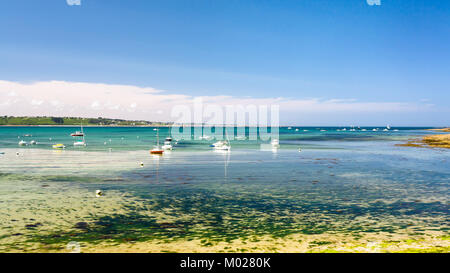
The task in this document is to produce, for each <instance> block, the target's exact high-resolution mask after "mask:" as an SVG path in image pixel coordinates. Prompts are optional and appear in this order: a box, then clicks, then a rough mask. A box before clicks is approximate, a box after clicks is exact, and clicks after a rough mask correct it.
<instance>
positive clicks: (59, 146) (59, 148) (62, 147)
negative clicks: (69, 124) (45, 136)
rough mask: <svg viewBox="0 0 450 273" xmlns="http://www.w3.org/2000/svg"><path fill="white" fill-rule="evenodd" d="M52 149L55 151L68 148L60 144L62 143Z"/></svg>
mask: <svg viewBox="0 0 450 273" xmlns="http://www.w3.org/2000/svg"><path fill="white" fill-rule="evenodd" d="M52 147H53V149H58V150H61V149H65V148H66V146H64V144H60V143H59V144H55V145H53V146H52Z"/></svg>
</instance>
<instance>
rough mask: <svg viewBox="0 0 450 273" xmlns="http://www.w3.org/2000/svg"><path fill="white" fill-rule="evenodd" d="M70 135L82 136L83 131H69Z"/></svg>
mask: <svg viewBox="0 0 450 273" xmlns="http://www.w3.org/2000/svg"><path fill="white" fill-rule="evenodd" d="M70 135H71V136H73V137H82V136H84V133H83V132H78V131H76V132H75V133H71V134H70Z"/></svg>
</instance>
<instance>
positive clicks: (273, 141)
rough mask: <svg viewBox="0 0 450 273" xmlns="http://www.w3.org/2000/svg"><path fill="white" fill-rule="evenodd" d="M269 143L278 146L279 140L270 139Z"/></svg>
mask: <svg viewBox="0 0 450 273" xmlns="http://www.w3.org/2000/svg"><path fill="white" fill-rule="evenodd" d="M270 144H271V145H272V147H273V148H278V147H280V140H278V139H276V138H275V139H272V141H271V142H270Z"/></svg>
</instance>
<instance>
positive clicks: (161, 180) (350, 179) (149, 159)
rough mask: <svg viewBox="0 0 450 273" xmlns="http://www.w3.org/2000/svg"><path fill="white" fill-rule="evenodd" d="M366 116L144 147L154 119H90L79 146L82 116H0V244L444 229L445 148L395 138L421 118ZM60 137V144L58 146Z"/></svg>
mask: <svg viewBox="0 0 450 273" xmlns="http://www.w3.org/2000/svg"><path fill="white" fill-rule="evenodd" d="M373 128H376V127H367V128H360V129H357V130H356V131H350V128H348V127H347V128H346V131H342V129H343V128H340V127H339V128H338V127H292V128H290V129H289V128H287V127H283V128H280V136H279V139H280V148H279V149H276V150H272V149H266V148H265V147H266V146H267V145H262V146H261V144H264V143H261V142H256V141H249V140H246V139H243V138H242V137H241V138H240V139H239V140H233V139H232V140H231V146H232V148H231V151H230V152H217V151H213V150H212V148H210V147H209V145H210V144H212V143H213V142H214V141H213V140H209V141H208V140H198V138H197V139H196V140H179V141H178V144H176V145H174V149H173V151H171V152H167V153H165V154H164V155H163V156H151V155H150V154H149V150H150V149H151V148H152V147H153V145H154V144H155V142H156V131H154V130H153V129H154V128H136V127H115V128H104V127H86V128H84V132H85V133H86V142H87V144H88V145H87V147H83V148H76V147H73V142H74V139H73V138H72V137H70V133H72V132H74V131H75V130H78V129H79V128H75V127H63V128H57V127H0V153H4V154H0V215H2V217H1V222H0V230H1V231H0V250H10V251H11V250H13V251H14V250H18V251H28V250H39V249H40V248H42V247H43V245H44V246H45V245H53V244H55V245H58V244H61V245H63V244H67V243H68V242H70V241H77V242H87V243H93V242H94V243H95V242H97V241H100V240H101V241H105V240H107V241H108V242H111V244H113V243H123V242H130V241H150V240H159V241H161V240H162V241H167V242H170V241H174V240H195V239H201V240H202V242H203V243H204V244H205V245H206V246H208V245H214V244H215V243H217V242H222V241H226V242H230V241H232V240H235V239H241V240H246V239H248V240H251V239H252V238H253V240H256V239H255V238H258V236H273V237H278V238H282V237H284V236H288V235H290V234H299V233H300V234H323V233H340V234H347V235H351V236H360V235H361V234H368V233H379V232H384V233H391V234H396V233H401V232H405V231H408V233H410V234H413V235H414V234H418V235H420V234H424V233H427V232H441V233H444V234H448V231H449V229H448V228H449V216H450V206H449V193H450V191H449V185H450V152H449V151H448V150H442V149H428V148H412V147H399V146H395V144H399V143H403V142H405V141H407V140H408V139H413V138H417V137H420V136H422V135H425V134H429V133H430V132H429V131H425V130H424V128H391V130H389V131H383V129H384V128H382V127H378V128H379V130H378V131H372V129H373ZM296 129H298V130H296ZM362 129H365V131H363V130H362ZM394 129H395V130H396V131H394ZM434 134H435V133H434ZM159 135H160V140H161V141H163V140H164V138H165V137H167V136H169V135H170V132H169V128H160V131H159ZM20 140H25V141H27V142H30V141H31V140H35V141H37V145H28V146H24V147H19V146H18V142H19V141H20ZM56 143H63V144H65V145H66V146H67V148H66V149H65V150H62V151H56V150H53V149H52V147H51V146H52V144H56ZM266 144H267V143H266ZM299 148H301V152H299ZM141 162H142V163H143V164H144V165H143V166H141ZM96 190H102V191H103V192H104V196H102V197H100V198H97V197H95V191H96Z"/></svg>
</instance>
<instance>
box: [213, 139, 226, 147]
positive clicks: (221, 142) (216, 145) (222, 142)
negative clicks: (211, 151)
mask: <svg viewBox="0 0 450 273" xmlns="http://www.w3.org/2000/svg"><path fill="white" fill-rule="evenodd" d="M224 144H225V141H222V140H220V141H217V142H216V143H213V144H211V145H210V147H213V148H215V147H219V146H223V145H224Z"/></svg>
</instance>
